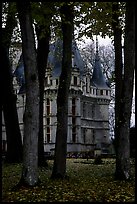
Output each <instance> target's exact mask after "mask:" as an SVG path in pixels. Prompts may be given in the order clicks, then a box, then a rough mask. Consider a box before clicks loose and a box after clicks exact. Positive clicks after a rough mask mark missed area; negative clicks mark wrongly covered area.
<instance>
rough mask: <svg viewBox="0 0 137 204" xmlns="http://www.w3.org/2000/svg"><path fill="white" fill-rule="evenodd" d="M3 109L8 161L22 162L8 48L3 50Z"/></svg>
mask: <svg viewBox="0 0 137 204" xmlns="http://www.w3.org/2000/svg"><path fill="white" fill-rule="evenodd" d="M1 57H2V61H3V62H2V66H3V74H2V78H3V82H2V86H3V88H2V108H3V115H4V121H5V127H6V136H7V154H6V161H7V162H9V163H14V162H21V161H22V140H21V133H20V128H19V122H18V114H17V107H16V97H17V96H16V95H15V94H14V92H13V84H12V75H11V67H10V63H9V58H8V53H7V52H6V48H5V47H3V48H2V56H1Z"/></svg>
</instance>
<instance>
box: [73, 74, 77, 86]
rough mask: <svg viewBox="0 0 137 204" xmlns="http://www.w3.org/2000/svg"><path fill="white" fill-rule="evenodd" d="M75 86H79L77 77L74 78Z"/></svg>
mask: <svg viewBox="0 0 137 204" xmlns="http://www.w3.org/2000/svg"><path fill="white" fill-rule="evenodd" d="M74 85H75V86H77V77H76V76H74Z"/></svg>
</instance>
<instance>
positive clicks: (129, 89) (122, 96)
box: [113, 3, 135, 180]
mask: <svg viewBox="0 0 137 204" xmlns="http://www.w3.org/2000/svg"><path fill="white" fill-rule="evenodd" d="M130 6H131V7H130ZM129 8H130V9H129ZM118 10H119V8H118V3H117V4H114V5H113V11H114V16H113V20H114V23H113V30H114V46H115V79H116V84H115V151H116V171H115V178H116V179H120V180H126V179H129V177H130V144H129V128H130V117H131V107H132V94H133V79H134V71H133V70H134V63H133V62H134V57H135V56H134V52H135V49H134V42H135V40H134V39H135V38H134V26H133V21H134V20H133V18H134V17H133V16H134V10H133V6H132V4H131V5H130V4H129V5H128V3H127V4H126V28H125V39H124V42H125V45H124V70H122V45H121V34H122V32H121V29H120V27H119V20H118V15H117V12H118Z"/></svg>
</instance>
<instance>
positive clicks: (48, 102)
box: [46, 98, 51, 143]
mask: <svg viewBox="0 0 137 204" xmlns="http://www.w3.org/2000/svg"><path fill="white" fill-rule="evenodd" d="M46 110H47V118H46V120H47V121H46V124H47V127H46V136H47V143H49V142H50V134H51V133H50V117H49V115H50V100H49V98H47V101H46Z"/></svg>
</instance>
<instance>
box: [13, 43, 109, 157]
mask: <svg viewBox="0 0 137 204" xmlns="http://www.w3.org/2000/svg"><path fill="white" fill-rule="evenodd" d="M60 48H61V43H59V42H58V43H55V44H54V45H51V47H50V53H49V57H48V68H47V70H46V73H45V88H44V101H43V107H44V112H43V123H44V150H45V152H50V153H52V152H53V150H54V148H55V138H56V127H57V117H56V114H57V90H58V85H59V76H60V73H61V62H60V59H61V58H60V54H61V51H59V50H60ZM72 49H73V50H72V51H73V56H72V77H71V86H70V94H69V99H68V104H69V105H68V137H67V152H68V153H71V152H87V151H91V152H94V150H95V149H100V150H101V152H102V153H108V151H109V145H110V139H109V103H110V100H111V95H110V94H111V90H110V88H109V86H108V85H107V83H106V80H105V78H104V75H103V73H102V70H101V64H100V58H99V55H98V51H97V52H96V58H95V65H94V67H93V69H89V68H88V67H86V66H85V65H84V63H83V61H82V58H81V55H80V53H79V50H78V47H77V45H76V43H74V44H73V48H72ZM57 52H58V53H60V54H56V53H57ZM21 70H23V64H21V65H20V66H19V67H18V69H17V70H16V71H15V76H16V77H15V78H14V89H15V92H16V93H17V109H18V115H19V123H20V129H21V132H22V135H23V114H24V108H25V90H24V89H23V87H24V83H21V82H24V80H23V72H21ZM19 74H20V75H19ZM19 77H20V78H19ZM16 79H18V80H16ZM19 80H21V81H20V83H19ZM17 81H18V83H17Z"/></svg>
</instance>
